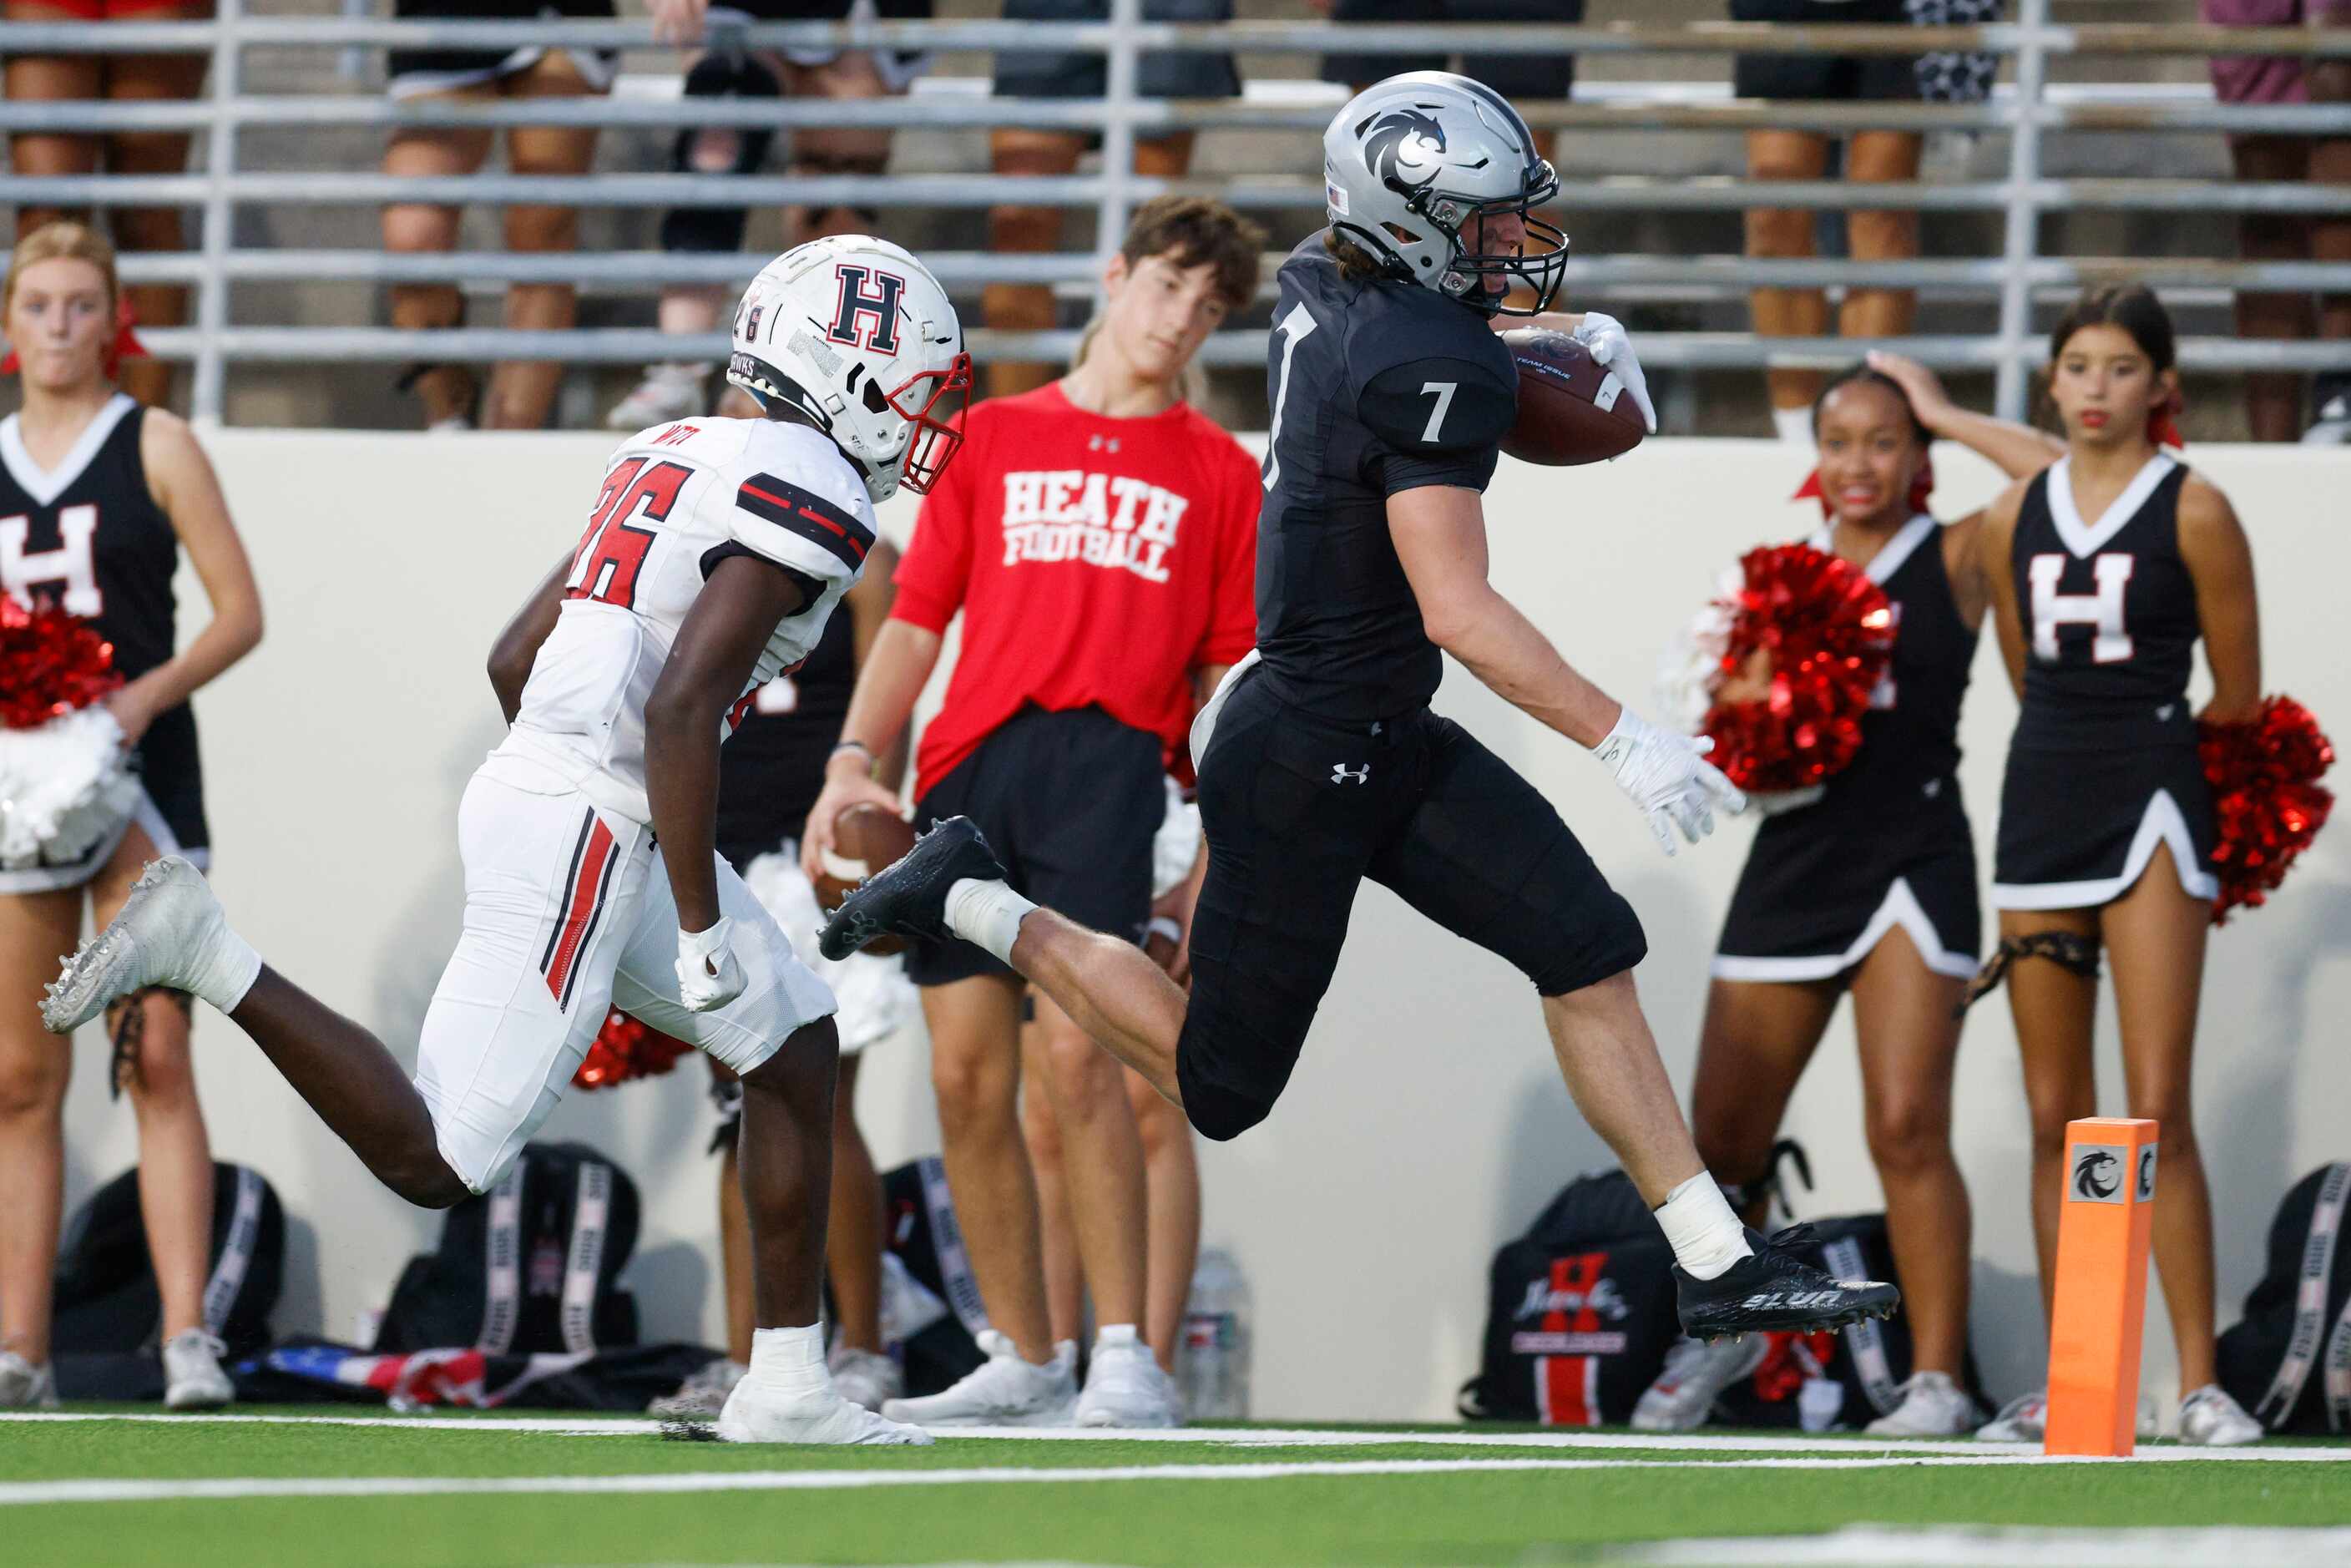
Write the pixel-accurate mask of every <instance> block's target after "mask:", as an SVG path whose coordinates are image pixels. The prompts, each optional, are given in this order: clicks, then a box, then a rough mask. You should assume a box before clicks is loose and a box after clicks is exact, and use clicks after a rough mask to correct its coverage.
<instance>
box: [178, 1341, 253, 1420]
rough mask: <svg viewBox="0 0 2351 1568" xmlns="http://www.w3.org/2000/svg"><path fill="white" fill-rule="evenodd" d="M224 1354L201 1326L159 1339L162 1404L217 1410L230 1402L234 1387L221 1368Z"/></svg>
mask: <svg viewBox="0 0 2351 1568" xmlns="http://www.w3.org/2000/svg"><path fill="white" fill-rule="evenodd" d="M225 1354H228V1346H226V1345H225V1344H223V1343H221V1342H220V1341H219V1340H217V1339H214V1337H213V1336H212V1335H211V1334H208V1333H205V1332H204V1330H202V1329H189V1330H187V1331H186V1332H185V1333H175V1334H173V1335H172V1337H171V1338H170V1339H168V1340H165V1341H164V1342H163V1403H164V1404H165V1405H166V1406H169V1407H170V1408H172V1409H173V1410H217V1409H219V1408H220V1407H221V1406H224V1405H227V1404H230V1403H232V1402H234V1401H235V1398H236V1390H235V1387H233V1386H232V1385H230V1383H229V1380H228V1374H227V1373H225V1372H223V1371H222V1370H221V1364H220V1358H221V1357H222V1356H224V1355H225Z"/></svg>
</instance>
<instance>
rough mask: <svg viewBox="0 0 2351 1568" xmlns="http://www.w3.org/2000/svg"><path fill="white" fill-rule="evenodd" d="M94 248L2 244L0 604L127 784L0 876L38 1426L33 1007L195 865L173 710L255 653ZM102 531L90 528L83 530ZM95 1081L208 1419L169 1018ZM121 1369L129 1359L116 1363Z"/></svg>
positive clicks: (219, 1390)
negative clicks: (55, 628) (132, 788)
mask: <svg viewBox="0 0 2351 1568" xmlns="http://www.w3.org/2000/svg"><path fill="white" fill-rule="evenodd" d="M119 307H120V298H119V297H118V291H117V288H116V284H115V273H114V249H113V247H112V246H110V245H109V244H108V243H107V242H106V240H105V238H104V237H103V236H101V235H98V234H95V233H93V232H92V231H91V230H89V229H88V228H86V227H84V226H83V225H80V224H74V223H54V224H50V225H47V226H46V227H43V228H39V229H36V230H35V231H34V232H33V233H32V234H31V235H27V236H26V238H25V239H23V240H22V241H20V242H18V244H17V246H16V256H14V258H13V259H12V260H11V261H10V263H9V267H8V278H7V284H6V287H5V294H0V309H5V317H6V324H7V331H8V340H9V341H10V342H11V343H12V344H13V345H14V346H15V350H16V358H17V360H18V361H19V362H20V366H21V375H22V384H23V389H24V406H23V410H22V412H20V413H13V414H10V415H9V416H8V417H7V419H6V420H5V421H0V513H5V514H8V517H9V523H10V525H12V527H11V528H8V529H0V592H5V594H6V595H7V596H8V597H9V598H11V599H14V600H16V601H17V602H18V603H20V604H24V605H26V606H30V605H32V604H34V603H35V602H37V601H50V602H55V603H57V604H58V605H60V606H61V607H62V608H63V609H65V610H66V611H67V612H70V613H72V614H75V615H79V616H86V617H88V618H89V621H90V622H91V624H92V625H93V626H94V627H95V628H96V629H97V631H98V632H99V633H100V634H101V635H102V636H104V637H105V638H106V640H107V641H108V642H110V643H112V644H113V645H114V665H115V668H116V669H117V670H119V671H120V672H121V674H123V675H124V676H125V677H126V678H127V681H126V684H125V685H122V686H120V687H119V688H117V689H116V690H115V691H114V693H113V694H112V695H110V696H109V697H107V699H106V706H107V708H108V710H109V711H110V713H112V714H113V716H114V718H115V721H116V722H117V723H118V724H120V726H121V728H122V735H123V739H124V742H125V743H126V744H127V745H128V746H129V747H130V748H131V755H132V757H133V758H134V759H135V762H134V766H135V767H136V768H137V769H138V774H139V782H140V792H139V796H138V799H137V801H136V804H135V806H134V808H133V810H132V811H131V815H130V816H129V817H128V818H127V819H125V820H124V821H122V822H121V823H120V824H119V825H118V826H117V827H116V829H115V830H114V831H113V832H112V833H110V834H109V835H107V836H105V837H103V838H101V839H99V841H98V842H97V843H96V844H95V845H92V846H91V847H90V848H89V850H88V851H87V852H84V853H82V854H80V855H78V857H76V858H72V859H70V860H63V859H62V857H60V858H61V862H62V863H54V864H53V863H46V862H44V863H37V864H33V865H29V866H23V867H17V868H15V869H9V870H5V871H0V1406H11V1405H16V1406H23V1405H54V1404H56V1403H57V1385H56V1381H55V1379H54V1378H53V1376H52V1375H51V1374H50V1370H49V1304H50V1292H51V1274H52V1271H53V1270H54V1268H55V1266H56V1261H57V1223H58V1210H59V1207H60V1200H61V1198H62V1195H63V1187H64V1175H65V1134H64V1122H63V1112H64V1106H65V1096H66V1081H67V1078H68V1075H69V1074H70V1072H71V1070H72V1056H71V1045H70V1042H69V1041H67V1040H59V1039H57V1037H56V1036H55V1035H52V1034H50V1033H49V1032H48V1031H47V1030H45V1029H43V1028H42V1027H41V1019H40V1014H39V1011H38V1009H37V1008H36V1007H35V1005H34V1004H35V1003H36V1002H37V1001H38V1000H39V998H40V995H41V987H42V985H43V983H44V982H46V981H47V980H49V979H50V978H52V977H54V975H55V974H56V970H57V955H58V954H60V953H64V952H68V951H69V950H71V948H72V947H73V946H74V943H75V942H76V941H77V940H78V938H79V937H80V936H81V929H82V912H83V906H84V904H85V903H87V904H89V906H90V907H91V908H92V910H93V911H94V913H95V915H96V917H97V920H98V923H99V925H104V924H105V923H106V922H107V921H109V920H110V919H112V918H113V917H114V915H115V914H116V912H117V911H119V910H120V908H121V907H122V903H123V900H124V899H125V898H127V897H128V896H129V895H130V893H131V884H132V883H134V882H135V881H136V880H137V879H138V877H139V874H140V872H141V869H142V868H143V867H144V866H145V865H146V863H147V862H149V861H151V860H152V859H154V858H156V857H157V856H158V855H162V854H178V855H184V856H186V857H188V858H189V859H190V860H192V861H193V862H196V863H197V864H198V865H203V864H204V863H205V860H206V853H207V849H206V846H207V844H208V841H209V836H208V834H207V833H206V831H205V829H204V779H203V775H202V772H201V770H200V768H199V767H198V763H197V754H196V721H195V717H194V716H193V713H192V712H191V711H190V709H189V707H188V698H189V696H190V695H192V694H193V693H194V692H195V691H196V690H197V689H199V688H200V687H202V686H204V685H206V684H208V683H209V682H211V681H212V680H213V679H214V677H216V676H218V675H219V674H221V673H222V672H223V671H225V670H226V669H227V668H228V667H229V666H230V665H231V664H235V663H236V662H237V661H238V660H239V659H241V658H243V657H245V655H246V653H250V652H252V650H253V646H254V644H255V643H258V642H260V640H261V596H260V593H259V591H257V590H256V588H255V586H254V581H253V570H252V568H251V567H250V566H249V565H248V564H247V562H246V557H245V547H244V545H243V544H242V543H240V542H239V541H238V538H237V534H236V525H235V523H234V522H232V521H231V520H230V518H229V513H228V506H227V503H226V502H225V501H224V500H223V499H222V497H221V492H220V486H219V483H218V482H217V481H216V480H215V479H214V476H213V469H212V465H211V464H210V463H209V462H207V461H206V460H205V458H204V448H203V447H202V446H200V445H198V444H197V443H196V438H195V436H194V435H193V434H192V433H191V432H190V431H189V429H188V427H187V425H186V424H185V423H182V422H181V421H180V420H179V419H178V418H177V417H176V416H174V415H172V414H170V413H164V412H162V410H160V409H148V408H142V407H141V406H140V405H139V404H138V403H137V402H133V401H132V400H131V398H129V397H127V396H124V395H123V394H122V393H120V392H117V391H116V390H115V386H114V383H113V379H112V377H113V370H114V364H113V358H114V356H113V349H114V345H115V342H116V319H117V311H118V308H119ZM99 517H103V518H104V520H105V527H104V528H99V526H98V519H99ZM183 548H184V549H185V550H186V552H187V559H188V561H189V564H191V565H193V567H194V568H195V570H196V576H197V577H198V579H200V580H202V581H203V583H204V595H205V597H206V598H207V599H208V600H210V601H211V603H212V619H211V620H210V621H209V622H206V623H205V625H204V630H202V631H201V632H197V633H196V635H195V637H194V638H193V640H192V641H190V642H189V643H187V645H186V646H185V647H184V648H182V647H180V646H179V644H178V639H177V637H176V635H175V632H174V628H173V625H172V579H173V577H174V576H176V575H177V573H178V570H179V565H180V554H181V550H182V549H183ZM107 1026H108V1030H109V1031H110V1033H111V1034H112V1036H113V1039H114V1057H113V1062H112V1065H111V1067H110V1071H109V1073H108V1080H109V1084H110V1088H111V1089H112V1090H113V1092H116V1093H120V1092H124V1091H128V1092H129V1093H130V1096H131V1110H132V1112H133V1113H135V1114H136V1115H137V1117H138V1120H139V1207H140V1212H141V1218H143V1220H144V1222H145V1225H146V1230H147V1244H148V1250H149V1253H150V1255H151V1257H152V1260H153V1262H154V1269H155V1284H156V1288H157V1290H158V1291H159V1293H160V1294H161V1296H162V1320H163V1321H162V1330H163V1334H164V1342H163V1346H162V1357H163V1374H164V1387H165V1391H164V1399H165V1402H166V1403H167V1404H169V1405H170V1406H172V1408H174V1409H190V1408H198V1407H203V1406H218V1405H225V1404H227V1403H228V1402H229V1400H230V1398H231V1397H232V1390H231V1389H230V1386H229V1382H228V1379H227V1377H226V1376H225V1375H223V1373H222V1372H221V1368H220V1361H219V1357H220V1355H221V1343H220V1341H219V1340H217V1339H215V1338H214V1337H213V1336H212V1334H211V1333H209V1332H208V1331H207V1328H206V1325H205V1321H204V1283H205V1279H206V1276H207V1274H208V1273H209V1271H210V1265H211V1249H212V1228H213V1212H212V1211H213V1168H212V1151H211V1148H210V1145H208V1144H207V1142H206V1140H205V1137H204V1112H203V1110H202V1108H201V1107H200V1106H199V1105H198V1104H197V1103H196V1090H195V1081H194V1077H193V1071H192V1068H191V1064H190V1061H189V1056H188V998H186V997H185V996H183V995H182V994H180V993H178V992H176V991H162V990H148V991H141V992H140V993H139V994H138V995H136V996H135V997H131V998H125V1000H124V1001H122V1002H121V1003H119V1004H118V1005H117V1006H116V1007H115V1008H114V1009H110V1011H109V1012H108V1014H107ZM121 1348H123V1349H125V1350H129V1349H131V1348H133V1347H131V1346H129V1345H125V1346H123V1347H121Z"/></svg>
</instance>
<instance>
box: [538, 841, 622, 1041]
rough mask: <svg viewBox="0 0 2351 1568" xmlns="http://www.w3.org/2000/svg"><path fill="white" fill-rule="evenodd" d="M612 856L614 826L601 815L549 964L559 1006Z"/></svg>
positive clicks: (549, 980)
mask: <svg viewBox="0 0 2351 1568" xmlns="http://www.w3.org/2000/svg"><path fill="white" fill-rule="evenodd" d="M611 858H612V830H611V829H610V828H608V827H606V826H605V825H604V819H603V818H601V817H599V818H597V819H596V826H595V828H594V830H593V831H590V833H589V835H588V851H587V852H586V853H585V854H583V855H581V856H580V871H579V873H578V874H577V875H576V876H574V877H573V878H572V881H571V894H570V897H569V901H568V902H569V907H568V908H567V910H566V912H565V914H564V916H563V937H562V940H560V941H559V942H558V943H556V945H555V962H553V963H552V964H549V966H548V967H547V988H548V990H549V992H551V993H552V994H553V995H554V997H555V1000H556V1003H557V1005H558V1006H560V1005H561V1004H562V1001H563V992H564V988H565V984H566V982H568V981H569V979H570V978H571V966H572V965H573V964H575V963H577V962H578V961H579V958H580V938H581V937H582V936H586V935H587V932H588V919H589V916H590V915H593V914H595V913H596V890H597V888H598V887H599V886H600V885H601V883H603V880H604V862H607V861H609V860H611Z"/></svg>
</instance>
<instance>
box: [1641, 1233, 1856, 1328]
mask: <svg viewBox="0 0 2351 1568" xmlns="http://www.w3.org/2000/svg"><path fill="white" fill-rule="evenodd" d="M1747 1245H1748V1246H1749V1248H1750V1249H1752V1251H1753V1253H1754V1256H1752V1257H1750V1258H1742V1259H1740V1260H1739V1261H1738V1262H1736V1263H1734V1264H1732V1265H1731V1266H1730V1268H1729V1269H1728V1270H1725V1271H1724V1272H1723V1273H1721V1274H1720V1275H1718V1276H1717V1277H1716V1278H1714V1279H1711V1280H1700V1279H1698V1278H1696V1277H1695V1276H1693V1275H1690V1274H1688V1273H1686V1272H1684V1271H1683V1270H1682V1269H1681V1267H1680V1266H1679V1265H1676V1266H1675V1269H1674V1283H1675V1286H1676V1288H1677V1295H1678V1298H1679V1300H1678V1307H1679V1311H1680V1315H1681V1322H1682V1332H1683V1333H1687V1334H1688V1335H1690V1336H1691V1337H1692V1338H1694V1339H1703V1340H1706V1341H1708V1343H1712V1342H1713V1341H1714V1340H1716V1339H1722V1338H1731V1337H1735V1336H1737V1335H1740V1334H1749V1333H1767V1332H1779V1331H1806V1330H1812V1329H1823V1328H1842V1327H1844V1326H1845V1325H1847V1324H1850V1323H1857V1322H1863V1321H1864V1320H1865V1319H1868V1318H1890V1317H1892V1316H1893V1315H1894V1312H1895V1309H1896V1307H1898V1306H1900V1305H1901V1302H1902V1292H1901V1291H1897V1290H1896V1289H1895V1288H1894V1287H1893V1286H1892V1285H1889V1284H1886V1283H1885V1282H1883V1281H1877V1280H1838V1279H1834V1278H1833V1277H1831V1276H1830V1275H1829V1274H1828V1273H1827V1272H1826V1271H1825V1270H1822V1269H1820V1268H1818V1267H1816V1266H1815V1265H1813V1264H1812V1263H1810V1262H1807V1261H1806V1260H1804V1258H1803V1257H1802V1256H1801V1254H1802V1253H1804V1252H1807V1251H1811V1250H1813V1249H1816V1248H1817V1246H1818V1239H1817V1238H1816V1236H1815V1235H1814V1233H1813V1228H1812V1227H1811V1226H1809V1225H1794V1226H1790V1227H1789V1228H1787V1229H1785V1230H1782V1231H1781V1232H1779V1233H1778V1234H1777V1235H1775V1236H1773V1237H1772V1238H1771V1239H1770V1240H1768V1241H1767V1240H1765V1239H1763V1238H1762V1237H1761V1236H1760V1235H1758V1234H1757V1233H1756V1232H1754V1231H1752V1230H1750V1231H1749V1232H1748V1233H1747Z"/></svg>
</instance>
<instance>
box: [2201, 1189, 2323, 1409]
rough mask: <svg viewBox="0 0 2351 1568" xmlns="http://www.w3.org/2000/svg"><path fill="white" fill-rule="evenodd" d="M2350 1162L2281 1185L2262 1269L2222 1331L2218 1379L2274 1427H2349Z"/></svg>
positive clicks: (2236, 1398) (2233, 1394) (2246, 1405)
mask: <svg viewBox="0 0 2351 1568" xmlns="http://www.w3.org/2000/svg"><path fill="white" fill-rule="evenodd" d="M2346 1204H2351V1161H2346V1162H2341V1163H2337V1164H2335V1165H2330V1166H2320V1167H2319V1168H2318V1169H2317V1170H2314V1171H2313V1172H2311V1173H2310V1174H2309V1175H2308V1176H2304V1177H2303V1178H2302V1179H2301V1180H2300V1181H2298V1182H2296V1183H2294V1186H2292V1187H2290V1188H2288V1189H2287V1191H2286V1195H2285V1200H2284V1201H2283V1203H2281V1204H2279V1205H2278V1212H2277V1218H2276V1219H2274V1220H2273V1221H2272V1222H2271V1224H2270V1253H2269V1268H2268V1270H2266V1271H2265V1272H2264V1273H2263V1274H2262V1281H2261V1283H2259V1284H2257V1285H2255V1286H2254V1287H2253V1289H2252V1294H2250V1295H2248V1296H2247V1297H2246V1298H2245V1316H2244V1321H2243V1322H2240V1323H2238V1324H2237V1325H2236V1326H2235V1327H2234V1328H2231V1330H2230V1331H2229V1332H2228V1333H2224V1334H2222V1335H2221V1336H2220V1386H2221V1387H2223V1388H2225V1389H2227V1390H2228V1391H2229V1394H2230V1396H2231V1397H2232V1398H2234V1399H2235V1400H2236V1401H2237V1403H2238V1404H2240V1405H2241V1406H2244V1407H2245V1408H2246V1409H2247V1410H2250V1411H2252V1415H2253V1418H2254V1419H2255V1420H2257V1421H2259V1422H2260V1423H2261V1424H2262V1426H2264V1427H2268V1428H2269V1429H2270V1430H2271V1431H2273V1432H2301V1433H2326V1434H2329V1435H2340V1434H2342V1433H2345V1432H2351V1246H2344V1245H2341V1238H2342V1234H2343V1220H2344V1209H2345V1207H2346Z"/></svg>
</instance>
